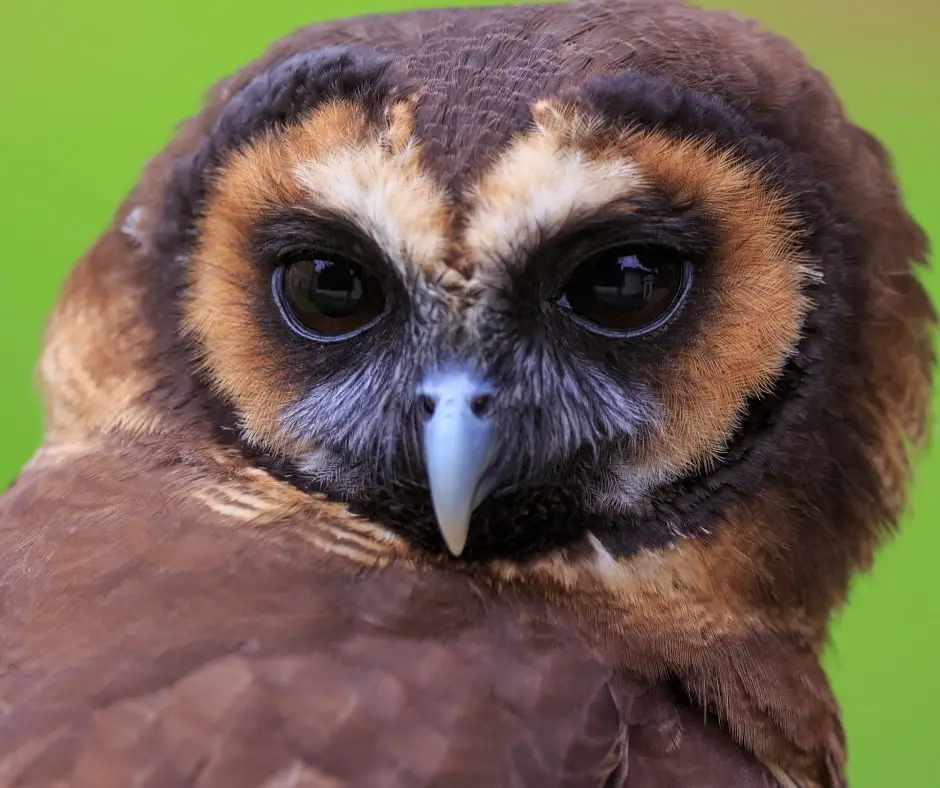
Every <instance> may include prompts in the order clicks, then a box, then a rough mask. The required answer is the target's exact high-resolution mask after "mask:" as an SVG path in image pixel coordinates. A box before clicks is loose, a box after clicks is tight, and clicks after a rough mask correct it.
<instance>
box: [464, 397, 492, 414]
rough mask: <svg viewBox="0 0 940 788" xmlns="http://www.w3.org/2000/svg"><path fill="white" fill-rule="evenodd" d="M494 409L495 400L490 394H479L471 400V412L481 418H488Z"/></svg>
mask: <svg viewBox="0 0 940 788" xmlns="http://www.w3.org/2000/svg"><path fill="white" fill-rule="evenodd" d="M492 407H493V398H492V397H491V396H490V395H489V394H478V395H477V396H475V397H473V398H472V399H471V400H470V410H471V411H473V415H474V416H477V417H479V418H482V417H483V416H486V415H487V414H488V413H489V412H490V410H491V409H492Z"/></svg>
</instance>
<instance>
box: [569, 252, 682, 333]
mask: <svg viewBox="0 0 940 788" xmlns="http://www.w3.org/2000/svg"><path fill="white" fill-rule="evenodd" d="M690 274H691V263H690V262H689V261H688V260H687V259H686V258H685V256H684V255H682V254H681V253H679V252H677V251H675V250H672V249H666V248H660V247H648V246H647V247H637V246H622V247H614V248H611V249H605V250H603V251H601V252H597V253H595V254H593V255H591V256H590V257H588V258H587V259H586V260H584V261H582V262H581V264H580V265H579V266H578V267H577V268H576V269H575V271H574V273H573V274H572V275H571V276H570V277H569V279H568V281H567V283H566V284H565V287H564V291H563V293H562V295H561V297H560V298H559V299H558V305H559V306H561V307H562V308H563V309H565V310H567V311H568V312H570V313H571V314H572V315H573V316H574V317H575V318H577V319H578V321H579V322H581V323H582V324H585V325H586V326H587V327H588V328H590V329H591V330H593V331H596V332H599V333H604V334H610V335H616V336H637V335H639V334H644V333H646V332H648V331H652V330H653V329H655V328H658V327H659V326H661V325H663V323H665V322H666V321H667V320H668V319H669V318H670V317H671V316H672V315H673V314H674V313H675V311H676V309H677V307H678V306H679V304H680V302H681V301H682V297H683V295H684V294H685V291H686V289H687V285H688V282H689V278H690Z"/></svg>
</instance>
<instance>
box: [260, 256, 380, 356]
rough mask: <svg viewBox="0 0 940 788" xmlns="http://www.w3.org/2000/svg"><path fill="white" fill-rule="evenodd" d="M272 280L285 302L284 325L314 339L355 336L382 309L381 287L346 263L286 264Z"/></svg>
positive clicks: (313, 259) (321, 259)
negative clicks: (274, 281)
mask: <svg viewBox="0 0 940 788" xmlns="http://www.w3.org/2000/svg"><path fill="white" fill-rule="evenodd" d="M279 270H280V269H279ZM276 276H279V277H280V279H279V282H276V286H275V291H276V294H277V291H278V290H280V293H279V295H280V296H281V298H282V300H283V302H286V306H287V311H288V312H289V318H290V319H289V321H288V322H289V323H292V324H295V326H294V327H295V330H296V327H297V326H296V324H299V325H300V326H301V327H302V329H305V330H302V331H301V333H312V334H313V335H314V336H315V337H317V338H341V337H344V336H349V335H352V334H355V333H358V332H359V331H360V330H362V329H363V328H365V327H367V326H368V325H370V324H371V323H372V322H374V321H375V320H376V319H377V318H378V317H379V316H380V315H381V314H382V312H383V311H384V309H385V296H384V293H383V291H382V287H381V283H380V282H379V281H378V280H377V279H376V277H375V276H373V275H372V274H371V273H369V271H367V270H366V269H365V268H364V267H363V266H361V265H360V264H358V263H356V262H353V261H350V260H344V259H342V258H338V257H329V256H316V255H311V256H310V257H304V258H302V259H299V260H294V261H291V262H288V263H287V264H286V265H285V266H283V269H282V270H280V273H279V274H276ZM278 284H279V287H278V286H277V285H278ZM282 307H283V304H282Z"/></svg>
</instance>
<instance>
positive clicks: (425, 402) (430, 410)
mask: <svg viewBox="0 0 940 788" xmlns="http://www.w3.org/2000/svg"><path fill="white" fill-rule="evenodd" d="M418 407H420V408H421V412H422V413H423V414H424V415H425V416H433V415H434V409H435V408H436V407H437V400H436V399H434V397H431V396H428V395H427V394H422V395H421V396H420V397H418Z"/></svg>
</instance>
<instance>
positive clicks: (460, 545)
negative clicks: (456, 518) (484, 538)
mask: <svg viewBox="0 0 940 788" xmlns="http://www.w3.org/2000/svg"><path fill="white" fill-rule="evenodd" d="M438 525H439V530H440V534H441V536H442V537H443V538H444V544H445V545H447V549H448V550H449V551H450V554H451V555H452V556H454V558H459V557H460V555H461V554H462V553H463V551H464V548H465V547H466V546H467V534H468V532H469V530H470V528H469V525H470V524H469V522H466V523H459V522H457V523H446V524H445V523H442V522H441V521H440V520H439V521H438Z"/></svg>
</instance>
